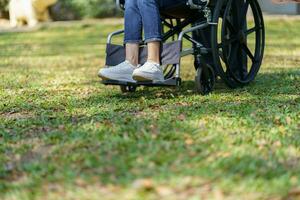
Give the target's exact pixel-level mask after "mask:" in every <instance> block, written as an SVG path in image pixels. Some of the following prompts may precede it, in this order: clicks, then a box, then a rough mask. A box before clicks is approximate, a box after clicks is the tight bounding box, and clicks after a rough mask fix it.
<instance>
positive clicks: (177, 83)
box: [102, 78, 181, 87]
mask: <svg viewBox="0 0 300 200" xmlns="http://www.w3.org/2000/svg"><path fill="white" fill-rule="evenodd" d="M102 84H104V85H120V86H137V87H138V86H147V87H162V86H180V85H181V78H170V79H167V80H164V81H143V82H141V81H139V82H136V83H132V82H124V81H116V80H103V81H102Z"/></svg>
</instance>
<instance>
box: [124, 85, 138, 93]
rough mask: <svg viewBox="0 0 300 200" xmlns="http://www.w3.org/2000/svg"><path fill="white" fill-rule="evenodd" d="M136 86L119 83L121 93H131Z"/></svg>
mask: <svg viewBox="0 0 300 200" xmlns="http://www.w3.org/2000/svg"><path fill="white" fill-rule="evenodd" d="M136 88H137V87H136V86H133V85H121V86H120V89H121V92H122V93H133V92H135V91H136Z"/></svg>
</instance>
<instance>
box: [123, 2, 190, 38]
mask: <svg viewBox="0 0 300 200" xmlns="http://www.w3.org/2000/svg"><path fill="white" fill-rule="evenodd" d="M185 3H186V0H126V1H125V39H124V43H141V42H142V31H143V28H144V36H145V42H146V43H148V42H154V41H161V40H162V24H161V18H160V10H161V9H166V8H167V7H168V6H173V5H176V4H185Z"/></svg>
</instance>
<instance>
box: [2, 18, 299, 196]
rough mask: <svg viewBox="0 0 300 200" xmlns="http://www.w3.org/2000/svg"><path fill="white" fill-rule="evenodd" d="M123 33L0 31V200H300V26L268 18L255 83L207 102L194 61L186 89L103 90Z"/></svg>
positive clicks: (67, 28) (112, 26) (59, 28)
mask: <svg viewBox="0 0 300 200" xmlns="http://www.w3.org/2000/svg"><path fill="white" fill-rule="evenodd" d="M121 26H122V25H121V21H120V20H117V21H116V20H105V21H92V22H90V21H86V22H78V23H70V24H69V23H67V24H63V25H52V26H43V27H42V28H41V29H40V30H38V31H34V32H28V33H2V34H1V33H0V199H4V200H8V199H19V200H27V199H30V200H31V199H55V200H58V199H76V200H77V199H80V200H82V199H83V200H85V199H89V200H90V199H91V200H98V199H122V200H123V199H183V200H185V199H247V200H248V199H297V198H298V199H299V198H300V196H299V195H300V68H299V67H300V66H299V65H300V37H299V30H300V19H299V18H298V20H297V19H289V18H282V19H278V18H276V19H273V20H272V19H270V18H268V20H267V23H266V28H267V48H266V55H265V59H264V63H263V67H262V70H261V72H260V74H259V75H258V77H257V79H256V81H255V82H254V83H252V84H251V85H249V86H248V87H245V88H240V89H236V90H231V89H228V88H227V87H226V86H225V85H224V84H222V83H219V84H218V85H217V87H216V88H215V91H214V92H213V93H212V94H211V95H209V96H200V95H198V94H195V93H194V83H193V79H194V70H193V67H192V63H193V60H192V58H191V57H187V58H185V59H184V62H183V78H184V82H183V86H182V87H181V89H172V88H150V89H149V88H140V89H139V90H138V91H137V93H135V94H130V95H124V94H121V93H120V91H119V88H118V87H112V86H108V87H106V86H103V85H101V84H100V83H99V80H98V78H97V71H98V69H99V68H100V67H101V66H103V64H104V56H105V55H104V51H105V41H106V35H107V34H108V33H109V32H110V31H113V30H117V29H119V28H121ZM120 41H121V39H119V42H120ZM297 195H298V196H297Z"/></svg>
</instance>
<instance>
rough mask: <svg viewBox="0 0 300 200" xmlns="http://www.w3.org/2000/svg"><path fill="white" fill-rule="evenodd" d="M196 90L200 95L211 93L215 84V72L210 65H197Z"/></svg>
mask: <svg viewBox="0 0 300 200" xmlns="http://www.w3.org/2000/svg"><path fill="white" fill-rule="evenodd" d="M196 73H197V74H196V77H195V83H196V91H197V92H198V93H200V94H202V95H207V94H209V93H211V92H212V91H213V89H214V85H215V72H214V69H213V68H212V67H211V66H210V65H205V66H199V67H197V72H196Z"/></svg>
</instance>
